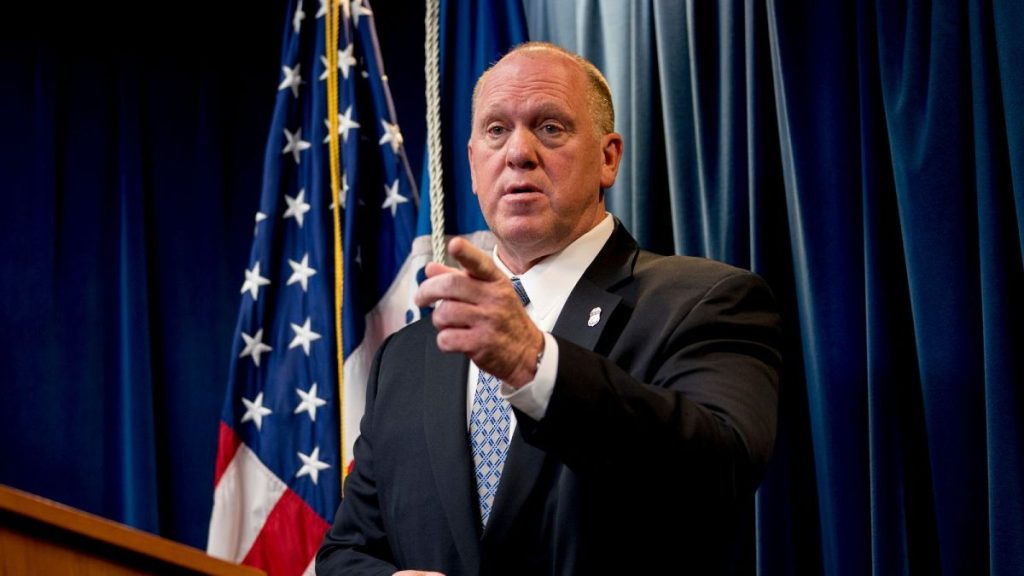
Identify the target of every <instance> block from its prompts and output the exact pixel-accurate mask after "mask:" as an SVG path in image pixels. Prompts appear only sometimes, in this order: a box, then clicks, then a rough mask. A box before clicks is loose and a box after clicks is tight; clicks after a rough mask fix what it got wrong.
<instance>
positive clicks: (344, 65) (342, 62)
mask: <svg viewBox="0 0 1024 576" xmlns="http://www.w3.org/2000/svg"><path fill="white" fill-rule="evenodd" d="M354 49H355V45H354V44H352V43H349V45H348V46H347V47H345V49H344V50H338V68H340V69H341V75H342V76H343V77H344V78H345V79H346V80H348V72H349V70H350V69H351V68H352V67H353V66H355V65H356V57H355V55H354V54H353V53H352V51H353V50H354ZM320 62H321V63H322V64H323V65H324V71H323V72H321V73H320V80H327V73H328V72H329V71H330V66H331V63H330V61H329V60H328V59H327V56H321V57H320Z"/></svg>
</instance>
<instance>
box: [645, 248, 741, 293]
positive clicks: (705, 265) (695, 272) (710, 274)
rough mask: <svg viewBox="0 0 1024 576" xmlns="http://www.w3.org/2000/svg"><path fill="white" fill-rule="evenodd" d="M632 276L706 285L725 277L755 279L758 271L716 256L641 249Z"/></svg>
mask: <svg viewBox="0 0 1024 576" xmlns="http://www.w3.org/2000/svg"><path fill="white" fill-rule="evenodd" d="M633 274H634V277H635V278H636V279H637V280H639V281H641V282H654V283H670V284H675V285H676V286H686V285H696V286H709V285H713V284H717V283H718V282H721V281H722V280H725V279H727V278H737V279H745V280H749V281H751V282H758V281H759V280H760V279H759V277H758V276H757V274H754V273H753V272H751V271H750V270H746V269H744V268H740V267H738V266H733V265H732V264H727V263H725V262H721V261H719V260H712V259H710V258H702V257H699V256H680V255H673V256H664V255H661V254H655V253H653V252H648V251H646V250H640V253H639V255H638V256H637V261H636V266H635V268H634V270H633Z"/></svg>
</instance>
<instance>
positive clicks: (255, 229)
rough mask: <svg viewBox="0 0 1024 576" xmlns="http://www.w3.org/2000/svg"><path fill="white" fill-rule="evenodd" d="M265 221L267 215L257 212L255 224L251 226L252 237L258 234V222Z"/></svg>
mask: <svg viewBox="0 0 1024 576" xmlns="http://www.w3.org/2000/svg"><path fill="white" fill-rule="evenodd" d="M266 219H267V215H266V214H264V213H263V212H257V213H256V223H255V224H253V226H252V235H253V236H255V235H256V234H259V232H260V222H263V221H264V220H266Z"/></svg>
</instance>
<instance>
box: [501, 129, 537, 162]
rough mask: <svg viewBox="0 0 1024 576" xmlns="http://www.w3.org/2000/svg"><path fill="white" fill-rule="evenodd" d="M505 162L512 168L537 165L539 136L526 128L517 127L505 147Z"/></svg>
mask: <svg viewBox="0 0 1024 576" xmlns="http://www.w3.org/2000/svg"><path fill="white" fill-rule="evenodd" d="M505 162H506V164H508V166H509V167H510V168H520V169H527V170H529V169H531V168H536V167H537V137H536V135H534V133H533V132H532V131H530V130H528V129H526V128H521V127H520V128H515V129H514V130H512V133H511V134H510V135H509V138H508V141H507V142H506V147H505Z"/></svg>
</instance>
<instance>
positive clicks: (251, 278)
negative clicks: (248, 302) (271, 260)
mask: <svg viewBox="0 0 1024 576" xmlns="http://www.w3.org/2000/svg"><path fill="white" fill-rule="evenodd" d="M267 284H270V280H269V279H267V278H264V277H263V276H260V263H259V262H257V263H256V265H255V266H253V267H252V270H246V271H245V282H242V290H241V291H240V292H239V294H245V292H246V291H247V290H248V291H249V293H250V294H252V299H253V300H259V299H260V286H266V285H267Z"/></svg>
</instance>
